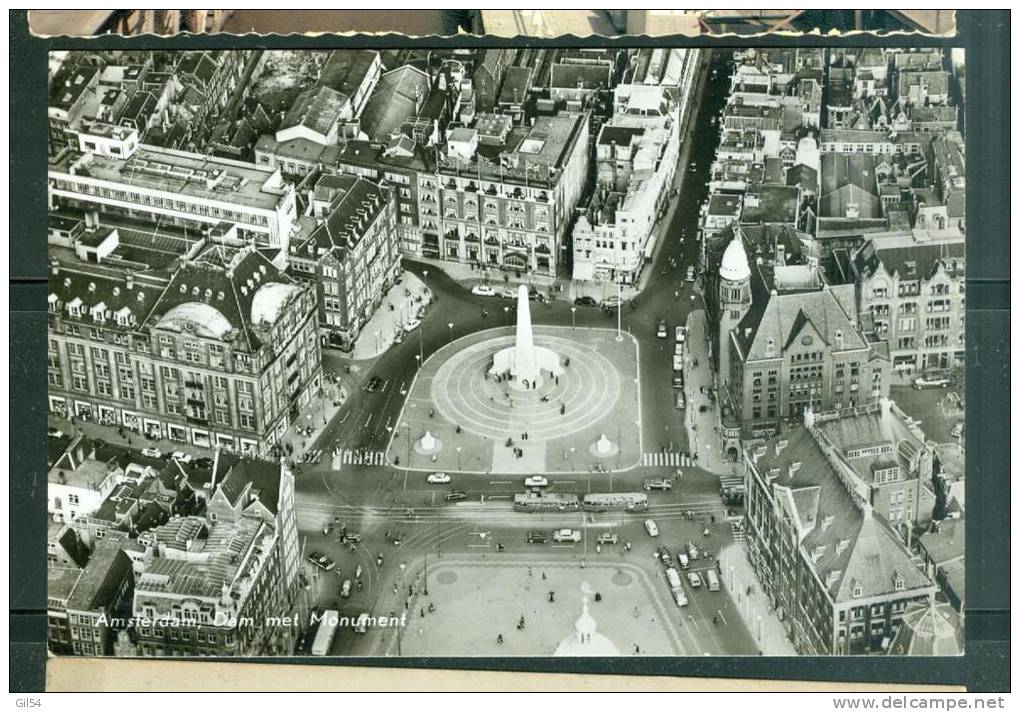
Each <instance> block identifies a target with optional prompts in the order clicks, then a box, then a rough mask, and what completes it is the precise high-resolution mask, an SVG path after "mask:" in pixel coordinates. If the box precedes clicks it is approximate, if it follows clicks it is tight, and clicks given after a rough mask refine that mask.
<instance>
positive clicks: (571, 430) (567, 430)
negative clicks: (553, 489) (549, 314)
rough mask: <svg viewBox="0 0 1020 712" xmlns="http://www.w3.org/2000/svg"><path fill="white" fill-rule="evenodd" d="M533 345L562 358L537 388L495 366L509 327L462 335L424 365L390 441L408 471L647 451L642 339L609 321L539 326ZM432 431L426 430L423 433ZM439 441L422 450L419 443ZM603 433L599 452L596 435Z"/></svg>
mask: <svg viewBox="0 0 1020 712" xmlns="http://www.w3.org/2000/svg"><path fill="white" fill-rule="evenodd" d="M534 341H535V345H536V346H540V347H543V348H547V349H550V350H552V351H554V352H555V353H557V354H558V355H559V357H560V364H561V365H562V366H563V373H561V374H560V375H559V376H558V377H557V376H553V375H552V374H550V373H549V372H547V371H546V372H543V373H542V376H541V378H540V379H538V383H537V384H535V386H534V387H532V388H526V387H524V384H523V383H521V382H519V381H510V380H501V379H498V378H497V377H495V376H493V375H492V374H490V373H489V369H490V367H491V365H492V362H493V356H494V355H495V354H496V353H497V352H498V351H500V350H501V349H504V348H506V347H509V346H512V345H513V343H514V331H513V329H509V328H502V329H490V330H488V331H483V332H478V333H475V334H470V335H468V336H465V337H462V338H459V339H457V340H455V341H453V342H452V343H450V344H447V345H446V346H444V347H443V348H441V349H439V350H438V351H437V352H436V353H434V354H433V355H432V356H430V357H429V358H428V359H427V360H426V361H425V363H424V364H423V365H422V367H421V369H420V371H419V372H418V374H417V375H416V377H415V379H414V382H413V384H412V385H411V388H410V390H409V393H408V395H407V400H406V401H405V403H404V409H403V411H402V412H401V414H400V418H399V420H398V421H397V422H396V423H394V428H393V435H392V437H391V441H390V444H389V446H388V448H387V459H388V461H389V462H390V463H391V464H392V465H394V466H396V467H403V468H407V469H412V470H428V471H432V470H441V471H448V472H472V473H487V474H495V473H504V474H515V473H541V472H548V473H554V472H559V473H564V472H575V473H576V472H589V471H591V470H593V469H595V468H596V466H602V467H608V468H610V469H612V470H614V471H621V470H625V469H630V468H631V467H634V466H636V465H637V464H638V463H639V462H640V459H641V425H640V421H641V404H640V389H639V388H638V371H637V342H636V341H635V340H634V339H633V338H631V337H630V336H629V335H626V336H625V337H624V338H623V339H622V340H620V341H617V340H616V332H615V331H614V330H611V329H576V330H574V329H565V328H562V327H551V326H536V327H535V328H534ZM426 434H428V437H426ZM423 438H424V440H425V441H427V442H428V443H430V444H431V443H432V442H433V441H437V442H441V443H442V448H433V449H430V450H429V451H428V452H425V451H424V450H423V449H422V448H421V447H420V446H421V444H422V442H423ZM603 438H605V441H608V444H606V443H605V442H604V443H603V446H604V447H603V449H602V450H601V451H599V450H597V449H596V448H595V443H596V442H598V441H599V440H600V439H603Z"/></svg>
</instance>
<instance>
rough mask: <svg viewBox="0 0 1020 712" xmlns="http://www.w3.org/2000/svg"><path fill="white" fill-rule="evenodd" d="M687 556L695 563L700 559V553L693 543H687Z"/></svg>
mask: <svg viewBox="0 0 1020 712" xmlns="http://www.w3.org/2000/svg"><path fill="white" fill-rule="evenodd" d="M687 555H688V556H689V557H691V561H697V560H698V559H700V558H701V551H700V550H699V549H698V547H697V545H696V544H695V543H694V542H693V541H689V542H687Z"/></svg>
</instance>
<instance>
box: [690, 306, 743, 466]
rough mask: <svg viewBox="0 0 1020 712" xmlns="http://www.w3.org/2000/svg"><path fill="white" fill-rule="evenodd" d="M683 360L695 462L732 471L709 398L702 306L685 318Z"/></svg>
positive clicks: (709, 378)
mask: <svg viewBox="0 0 1020 712" xmlns="http://www.w3.org/2000/svg"><path fill="white" fill-rule="evenodd" d="M684 359H685V362H686V365H687V375H686V379H685V381H684V388H685V390H686V395H687V409H686V411H685V420H686V425H687V439H688V442H690V443H691V446H692V447H691V451H692V452H694V453H696V454H697V463H698V466H699V467H701V468H702V469H704V470H708V471H709V472H713V473H715V474H717V475H729V474H732V471H733V469H734V468H735V467H736V465H735V464H734V463H731V462H729V461H727V459H726V457H725V454H724V453H723V452H722V445H721V440H720V438H719V434H718V424H719V419H718V412H717V410H718V404H717V403H716V402H713V401H712V400H710V399H709V397H708V391H709V389H711V388H712V387H713V383H712V367H711V361H710V359H709V355H708V334H707V333H706V324H705V311H704V309H698V310H697V311H693V312H691V314H690V316H689V317H688V319H687V342H686V344H685V349H684ZM694 360H697V362H698V365H697V367H696V368H695V367H694V366H693V363H694ZM702 389H704V391H705V392H704V393H702ZM702 405H704V406H707V408H706V410H705V412H704V413H699V412H698V408H699V407H700V406H702Z"/></svg>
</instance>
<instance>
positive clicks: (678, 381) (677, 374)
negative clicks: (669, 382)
mask: <svg viewBox="0 0 1020 712" xmlns="http://www.w3.org/2000/svg"><path fill="white" fill-rule="evenodd" d="M683 387H684V372H683V371H679V370H677V371H673V388H683Z"/></svg>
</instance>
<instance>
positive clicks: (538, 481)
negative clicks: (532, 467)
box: [524, 475, 549, 487]
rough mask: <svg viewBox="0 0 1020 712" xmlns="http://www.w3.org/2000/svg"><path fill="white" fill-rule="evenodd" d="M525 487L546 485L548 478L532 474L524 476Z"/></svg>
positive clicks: (547, 484)
mask: <svg viewBox="0 0 1020 712" xmlns="http://www.w3.org/2000/svg"><path fill="white" fill-rule="evenodd" d="M524 486H525V487H548V486H549V480H547V479H546V478H545V477H542V475H532V476H531V477H525V478H524Z"/></svg>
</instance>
